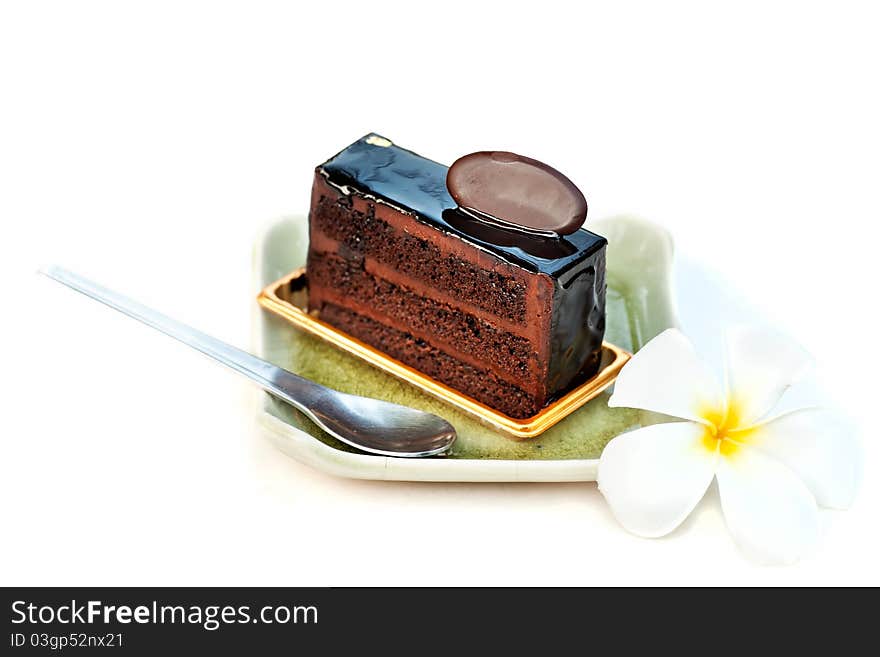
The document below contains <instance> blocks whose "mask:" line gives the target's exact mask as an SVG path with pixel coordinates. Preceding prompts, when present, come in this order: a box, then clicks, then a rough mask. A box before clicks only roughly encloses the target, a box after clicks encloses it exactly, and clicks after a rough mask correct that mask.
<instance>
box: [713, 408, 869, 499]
mask: <svg viewBox="0 0 880 657" xmlns="http://www.w3.org/2000/svg"><path fill="white" fill-rule="evenodd" d="M738 433H739V435H741V436H742V437H741V438H740V437H738ZM730 437H731V438H732V439H734V440H741V441H742V442H744V443H746V444H747V445H749V446H753V447H756V448H758V449H760V450H761V451H762V452H764V453H765V454H767V455H768V456H770V457H772V458H774V459H776V460H777V461H781V462H782V463H784V464H785V465H787V466H788V467H789V468H791V469H792V470H793V471H794V472H795V474H797V475H798V477H800V478H801V480H802V481H803V482H804V484H806V486H807V488H809V489H810V492H812V493H813V496H814V497H815V498H816V502H818V503H819V505H820V506H825V507H830V508H833V509H845V508H847V507H849V505H850V504H852V500H853V498H854V497H855V494H856V489H857V488H858V484H859V476H860V473H861V449H860V447H859V444H858V441H857V440H856V437H855V433H854V429H853V427H851V426H849V424H848V423H847V422H846V421H845V420H844V419H843V418H842V417H841V416H840V415H838V414H837V413H834V412H832V411H829V410H827V409H822V408H803V409H800V410H796V411H791V412H789V413H785V414H783V415H780V416H778V417H776V418H773V419H772V420H768V421H767V422H765V423H762V424H759V425H758V426H756V427H755V428H754V429H751V430H747V431H745V432H734V433H731V434H730Z"/></svg>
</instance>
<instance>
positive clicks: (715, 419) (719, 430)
mask: <svg viewBox="0 0 880 657" xmlns="http://www.w3.org/2000/svg"><path fill="white" fill-rule="evenodd" d="M700 417H702V418H703V419H704V420H706V422H708V423H709V426H707V427H706V430H705V431H704V432H703V436H702V443H703V446H704V447H705V448H706V449H708V450H709V451H711V452H716V451H717V452H719V453H720V454H721V455H722V456H733V455H734V454H736V452H737V451H739V448H740V447H741V446H742V443H743V441H744V439H745V438H746V437H747V436H748V434H749V431H748V430H745V431H744V430H742V429H740V428H739V426H740V421H741V418H742V415H741V413H740V408H739V404H737V403H736V401H735V400H734V399H730V400H728V402H727V407H726V408H723V409H720V410H719V409H717V408H711V407H706V408H704V409H702V410H701V411H700Z"/></svg>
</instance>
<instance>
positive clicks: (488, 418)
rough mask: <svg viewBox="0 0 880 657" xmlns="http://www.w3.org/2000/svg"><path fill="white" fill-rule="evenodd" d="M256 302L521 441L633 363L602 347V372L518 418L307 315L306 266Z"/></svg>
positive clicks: (585, 399)
mask: <svg viewBox="0 0 880 657" xmlns="http://www.w3.org/2000/svg"><path fill="white" fill-rule="evenodd" d="M257 301H258V303H259V304H260V305H261V306H262V307H263V308H265V309H266V310H268V311H269V312H273V313H275V314H276V315H278V316H279V317H283V318H284V319H286V320H287V321H288V322H290V323H291V324H293V325H294V326H296V327H297V328H298V329H301V330H303V331H307V332H308V333H311V334H312V335H315V336H317V337H319V338H321V339H322V340H326V341H327V342H329V343H330V344H332V345H334V346H336V347H338V348H339V349H342V350H343V351H346V352H348V353H350V354H352V355H353V356H355V357H357V358H360V359H362V360H364V361H365V362H367V363H369V364H370V365H372V366H374V367H378V368H379V369H380V370H382V371H383V372H387V373H388V374H391V375H392V376H396V377H397V378H398V379H402V380H404V381H406V382H407V383H409V384H411V385H414V386H416V387H417V388H419V389H420V390H423V391H425V392H426V393H428V394H429V395H433V396H434V397H436V398H437V399H440V400H442V401H445V402H446V403H448V404H452V405H453V406H455V407H456V408H459V409H461V410H463V411H464V412H466V413H470V414H471V415H473V416H474V417H476V418H478V419H480V420H482V421H483V422H485V423H486V424H488V425H490V426H492V427H494V428H496V429H498V430H499V431H501V432H503V433H506V434H509V435H510V436H511V437H512V438H514V439H519V440H522V439H525V438H534V437H535V436H538V435H540V434H542V433H543V432H544V431H546V430H547V429H549V428H550V427H552V426H553V425H554V424H556V423H557V422H559V421H560V420H563V419H564V418H565V417H566V416H568V415H569V414H570V413H573V412H574V411H576V410H577V409H579V408H580V407H581V406H583V405H584V404H586V403H587V402H588V401H590V400H591V399H593V398H594V397H596V396H597V395H598V394H599V393H601V392H602V391H603V390H605V388H607V387H608V386H610V385H611V384H612V383H614V379H615V378H616V377H617V373H618V372H619V371H620V368H621V367H623V366H624V364H625V363H626V361H627V360H629V358H630V354H629V353H627V352H626V351H624V350H623V349H621V348H620V347H616V346H615V345H613V344H610V343H608V342H606V343H604V344H603V345H602V360H601V362H600V367H599V371H598V372H596V374H595V375H594V376H592V377H590V378H589V379H587V380H586V381H584V382H582V383H581V384H579V385H578V386H576V387H575V388H572V389H571V390H570V391H568V392H567V393H566V394H564V395H563V396H561V397H560V398H559V399H556V400H555V401H553V402H551V403H550V404H548V405H547V406H545V407H544V408H543V409H541V412H540V413H537V414H536V415H533V416H532V417H529V418H525V419H517V418H513V417H510V416H509V415H505V414H504V413H501V412H499V411H497V410H495V409H493V408H490V407H489V406H486V405H485V404H482V403H480V402H478V401H477V400H476V399H473V398H471V397H468V396H467V395H464V394H462V393H461V392H459V391H457V390H455V389H453V388H450V387H449V386H447V385H444V384H443V383H440V382H439V381H436V380H435V379H432V378H431V377H428V376H426V375H424V374H422V373H421V372H419V371H418V370H416V369H413V368H412V367H409V366H407V365H405V364H403V363H401V362H400V361H397V360H395V359H393V358H391V357H390V356H388V355H387V354H385V353H383V352H382V351H380V350H378V349H375V348H373V347H371V346H370V345H368V344H366V343H364V342H361V341H360V340H358V339H357V338H354V337H352V336H350V335H348V334H347V333H345V332H343V331H340V330H339V329H337V328H336V327H334V326H331V325H330V324H327V323H326V322H322V321H321V320H320V319H319V318H318V317H317V316H316V315H313V314H310V313H309V312H308V311H307V304H308V276H307V275H306V269H305V267H300V268H299V269H296V270H294V271H293V272H291V273H290V274H287V275H286V276H284V277H283V278H281V279H279V280H277V281H274V282H273V283H271V284H269V285H267V286H266V287H265V288H263V290H262V291H261V292H260V294H259V296H258V297H257Z"/></svg>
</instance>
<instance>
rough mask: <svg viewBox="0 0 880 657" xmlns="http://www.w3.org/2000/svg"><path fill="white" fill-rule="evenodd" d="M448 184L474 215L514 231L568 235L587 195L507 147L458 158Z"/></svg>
mask: <svg viewBox="0 0 880 657" xmlns="http://www.w3.org/2000/svg"><path fill="white" fill-rule="evenodd" d="M446 187H447V188H448V189H449V194H450V196H452V198H453V199H455V201H456V202H457V203H458V205H459V206H460V207H462V208H466V209H467V210H470V211H472V212H473V213H474V214H475V215H476V216H477V218H480V217H482V218H484V219H485V220H487V221H489V222H490V223H498V224H500V225H502V226H504V225H507V227H508V228H511V229H513V230H522V231H526V232H537V233H543V234H545V235H546V234H550V235H569V234H571V233H573V232H575V231H576V230H577V229H578V228H580V227H581V226H582V225H583V223H584V220H585V219H586V218H587V200H586V199H585V198H584V195H583V194H582V193H581V190H579V189H578V188H577V187H576V186H575V184H574V183H573V182H571V181H570V180H569V179H568V178H566V177H565V176H564V175H562V174H561V173H559V171H557V170H556V169H554V168H553V167H551V166H548V165H546V164H544V163H543V162H539V161H538V160H533V159H532V158H530V157H524V156H522V155H517V154H516V153H509V152H507V151H480V152H478V153H471V154H470V155H465V156H464V157H460V158H458V159H457V160H456V161H455V162H453V163H452V166H451V167H449V172H448V173H447V174H446Z"/></svg>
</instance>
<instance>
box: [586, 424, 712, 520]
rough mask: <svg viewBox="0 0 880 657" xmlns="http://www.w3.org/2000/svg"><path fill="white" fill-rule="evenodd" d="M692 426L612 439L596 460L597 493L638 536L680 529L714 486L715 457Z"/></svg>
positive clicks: (646, 429)
mask: <svg viewBox="0 0 880 657" xmlns="http://www.w3.org/2000/svg"><path fill="white" fill-rule="evenodd" d="M705 431H706V429H705V427H703V426H702V425H700V424H696V423H694V422H670V423H667V424H654V425H651V426H648V427H643V428H641V429H636V430H635V431H631V432H629V433H625V434H622V435H620V436H617V437H616V438H614V439H613V440H612V441H611V442H609V443H608V444H607V445H606V446H605V450H604V451H603V452H602V456H601V457H600V460H599V476H598V478H597V481H598V483H599V490H600V491H602V494H603V495H604V496H605V499H606V500H608V504H609V505H610V506H611V511H612V512H613V513H614V516H615V517H616V518H617V520H618V521H619V522H620V524H621V525H623V526H624V527H625V528H626V529H628V530H629V531H631V532H632V533H634V534H638V535H640V536H649V537H655V536H663V535H664V534H668V533H669V532H671V531H672V530H673V529H675V528H676V527H678V525H680V524H681V522H682V521H683V520H684V519H685V518H687V516H688V514H689V513H690V512H691V511H692V510H693V508H694V507H695V506H696V505H697V502H699V501H700V499H702V497H703V495H704V494H705V492H706V489H707V488H708V487H709V484H711V483H712V477H713V475H714V473H715V464H716V463H717V461H718V454H717V452H715V451H713V450H710V449H708V448H707V447H706V446H705V445H704V444H703V440H702V439H703V435H704V434H705Z"/></svg>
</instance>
